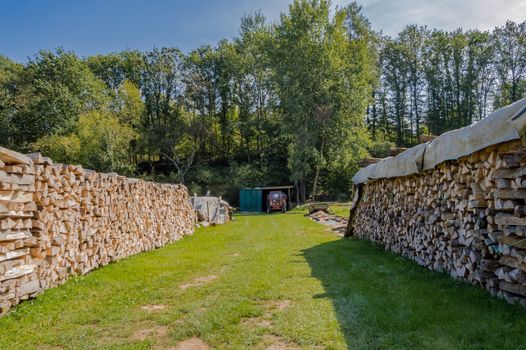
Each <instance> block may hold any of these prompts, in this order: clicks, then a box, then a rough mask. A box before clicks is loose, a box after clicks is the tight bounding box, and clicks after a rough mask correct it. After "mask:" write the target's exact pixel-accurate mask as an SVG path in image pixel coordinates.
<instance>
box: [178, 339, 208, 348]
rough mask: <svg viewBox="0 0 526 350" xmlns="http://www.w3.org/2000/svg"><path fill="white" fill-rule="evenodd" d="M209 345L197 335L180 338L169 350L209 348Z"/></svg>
mask: <svg viewBox="0 0 526 350" xmlns="http://www.w3.org/2000/svg"><path fill="white" fill-rule="evenodd" d="M209 349H210V346H208V344H207V343H205V342H204V341H203V340H201V339H199V338H198V337H192V338H190V339H186V340H182V341H180V342H179V343H177V345H176V346H175V347H173V348H170V349H169V350H209Z"/></svg>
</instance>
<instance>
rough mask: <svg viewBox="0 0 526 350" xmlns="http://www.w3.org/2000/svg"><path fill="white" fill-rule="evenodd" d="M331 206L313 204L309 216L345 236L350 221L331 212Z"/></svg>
mask: <svg viewBox="0 0 526 350" xmlns="http://www.w3.org/2000/svg"><path fill="white" fill-rule="evenodd" d="M328 209H329V207H328V206H327V205H325V206H320V205H311V206H310V207H309V214H308V216H309V217H310V218H311V219H312V220H313V221H315V222H317V223H319V224H321V225H325V226H328V227H329V228H330V229H331V230H332V231H333V232H334V233H336V234H337V235H338V236H341V237H343V236H344V234H345V232H346V230H347V225H348V221H347V219H344V218H342V217H340V216H337V215H333V214H330V213H329V210H328Z"/></svg>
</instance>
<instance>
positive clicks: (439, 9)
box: [358, 0, 526, 35]
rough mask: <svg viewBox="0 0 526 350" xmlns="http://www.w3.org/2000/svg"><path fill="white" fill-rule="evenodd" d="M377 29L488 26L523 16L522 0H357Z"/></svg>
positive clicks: (525, 9) (524, 4)
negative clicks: (410, 25)
mask: <svg viewBox="0 0 526 350" xmlns="http://www.w3.org/2000/svg"><path fill="white" fill-rule="evenodd" d="M358 2H359V3H360V4H361V5H362V6H363V13H364V15H365V16H366V17H368V18H369V19H370V21H371V23H372V25H373V27H374V28H375V29H377V30H383V32H384V33H385V34H389V35H396V34H397V33H398V32H399V31H400V30H402V29H403V27H405V25H407V24H418V25H427V26H428V27H430V28H439V29H445V30H454V29H456V28H459V27H462V28H465V29H475V28H477V29H481V30H487V29H492V28H494V27H496V26H501V25H503V24H504V23H505V22H506V20H513V21H516V22H522V21H524V20H525V19H526V1H525V0H434V1H429V0H359V1H358Z"/></svg>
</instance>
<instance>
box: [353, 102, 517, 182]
mask: <svg viewBox="0 0 526 350" xmlns="http://www.w3.org/2000/svg"><path fill="white" fill-rule="evenodd" d="M524 131H526V99H522V100H520V101H517V102H515V103H514V104H511V105H509V106H507V107H504V108H501V109H499V110H497V111H495V112H493V113H492V114H491V115H490V116H488V117H486V118H485V119H483V120H481V121H480V122H478V123H475V124H473V125H470V126H467V127H465V128H461V129H457V130H452V131H448V132H446V133H444V134H442V135H440V136H439V137H437V138H436V139H434V140H433V141H431V142H429V143H427V144H421V145H418V146H415V147H412V148H410V149H408V150H407V151H405V152H403V153H400V154H399V155H397V156H396V157H394V158H386V159H384V160H382V161H380V162H378V163H376V164H372V165H369V166H368V167H367V168H364V169H361V170H360V171H358V172H357V173H356V175H355V176H354V177H353V179H352V181H353V183H355V184H359V183H363V182H366V181H368V180H371V179H381V178H389V177H398V176H407V175H411V174H415V173H418V172H420V171H423V170H428V169H433V168H434V167H436V166H437V165H438V164H440V163H442V162H444V161H446V160H455V159H458V158H461V157H464V156H467V155H470V154H472V153H474V152H476V151H480V150H481V149H484V148H486V147H489V146H492V145H496V144H498V143H502V142H506V141H511V140H517V139H520V137H521V134H524Z"/></svg>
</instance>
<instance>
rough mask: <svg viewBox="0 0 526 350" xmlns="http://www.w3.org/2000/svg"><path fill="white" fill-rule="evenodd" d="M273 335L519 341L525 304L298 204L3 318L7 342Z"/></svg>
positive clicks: (411, 341) (138, 260)
mask: <svg viewBox="0 0 526 350" xmlns="http://www.w3.org/2000/svg"><path fill="white" fill-rule="evenodd" d="M210 276H215V277H214V278H210V281H208V280H207V281H206V282H204V283H201V282H199V281H200V278H203V277H210ZM196 281H197V282H196ZM188 284H190V285H191V286H190V287H188V288H186V289H183V288H181V286H182V285H188ZM278 302H283V303H284V305H285V306H286V307H285V306H284V307H283V308H282V309H272V308H270V307H269V305H273V303H278ZM151 305H154V306H158V307H159V308H160V309H159V310H153V311H152V310H145V309H143V306H151ZM269 310H270V312H269ZM247 320H266V323H265V324H259V323H258V322H247ZM269 335H273V336H274V337H279V339H282V340H283V341H284V342H289V343H290V344H293V345H295V346H299V347H301V348H306V349H309V348H313V349H323V348H327V349H347V348H350V349H355V348H356V349H394V348H396V349H398V348H407V349H415V348H419V349H421V348H428V349H437V348H438V349H469V348H471V349H481V348H486V349H495V348H500V349H519V348H521V347H522V348H524V347H525V345H524V344H525V342H524V339H526V312H525V311H524V310H522V309H519V308H518V307H513V306H510V305H507V304H506V303H504V302H502V301H501V300H498V299H495V298H492V297H491V296H489V295H488V294H487V293H485V292H484V291H482V290H479V289H477V288H475V287H473V286H470V285H467V284H465V283H462V282H457V281H453V280H451V279H450V278H448V277H447V276H445V275H443V274H439V273H435V272H430V271H427V270H425V269H423V268H421V267H419V266H417V265H416V264H414V263H413V262H410V261H407V260H404V259H402V258H400V257H397V256H396V255H394V254H391V253H388V252H385V251H383V250H381V249H380V248H378V247H375V246H373V245H372V244H370V243H369V242H365V241H360V240H355V239H339V238H338V237H336V236H335V235H333V234H332V233H330V232H327V230H326V227H324V226H320V225H318V224H316V223H314V222H312V221H310V220H309V219H307V218H305V217H304V216H303V213H302V212H294V213H289V214H273V215H254V216H238V217H237V221H235V222H233V223H229V224H228V225H225V226H218V227H211V228H206V229H199V230H198V231H197V232H196V234H195V235H194V236H192V237H187V238H185V239H183V240H181V241H179V242H176V243H174V244H170V245H168V246H166V247H164V248H162V249H158V250H155V251H152V252H148V253H144V254H140V255H137V256H134V257H131V258H129V259H126V260H123V261H120V262H118V263H115V264H112V265H110V266H107V267H104V268H101V269H99V270H97V271H95V272H93V273H91V274H89V275H87V276H83V277H80V278H76V279H72V280H70V281H69V282H68V283H66V284H65V285H63V286H60V287H58V288H55V289H52V290H49V291H46V292H45V293H44V294H43V295H41V296H39V297H38V298H37V299H35V300H33V301H30V302H25V303H22V304H21V305H19V306H18V307H17V308H16V309H15V310H14V311H13V312H12V313H10V314H9V315H7V316H6V317H4V318H2V319H0V349H24V350H26V349H28V350H29V349H169V348H170V347H173V346H175V345H176V344H177V342H178V341H179V340H182V339H186V338H190V337H192V336H196V337H199V338H201V339H202V340H203V341H205V342H206V343H208V344H209V345H210V346H211V347H212V348H226V349H258V348H265V347H266V346H267V345H268V344H266V342H267V341H268V336H269Z"/></svg>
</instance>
